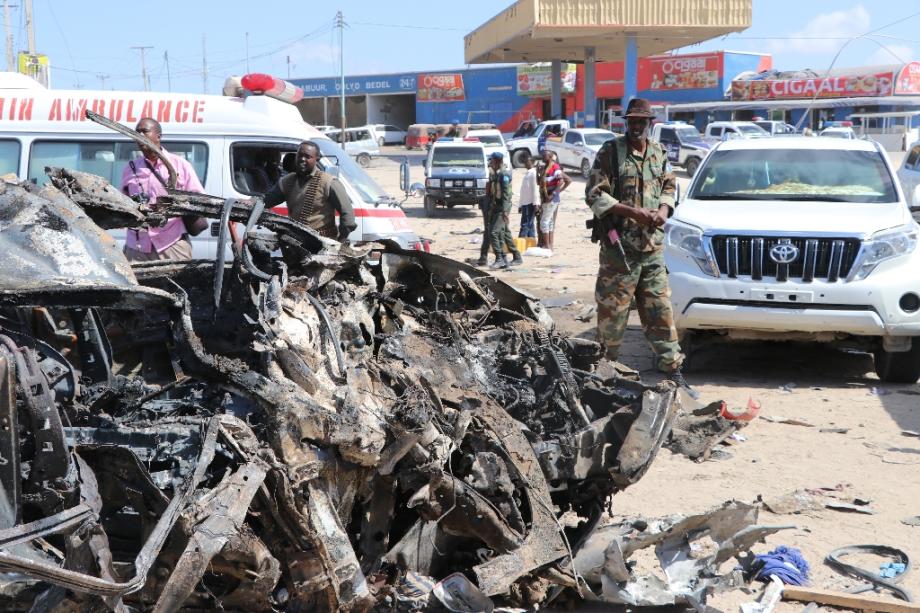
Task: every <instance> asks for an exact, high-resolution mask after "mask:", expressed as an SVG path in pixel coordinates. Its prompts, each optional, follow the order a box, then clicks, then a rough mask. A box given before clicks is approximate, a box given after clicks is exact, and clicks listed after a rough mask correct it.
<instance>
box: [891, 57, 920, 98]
mask: <svg viewBox="0 0 920 613" xmlns="http://www.w3.org/2000/svg"><path fill="white" fill-rule="evenodd" d="M894 93H896V94H915V95H916V94H920V62H911V63H910V64H907V65H906V66H904V68H902V69H901V72H899V73H898V79H897V81H895V84H894Z"/></svg>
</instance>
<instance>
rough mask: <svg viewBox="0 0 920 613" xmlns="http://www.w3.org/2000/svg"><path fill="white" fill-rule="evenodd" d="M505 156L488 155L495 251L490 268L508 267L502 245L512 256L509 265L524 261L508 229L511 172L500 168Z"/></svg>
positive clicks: (497, 153) (490, 228) (490, 218)
mask: <svg viewBox="0 0 920 613" xmlns="http://www.w3.org/2000/svg"><path fill="white" fill-rule="evenodd" d="M504 157H505V156H503V155H502V154H501V152H500V151H496V152H494V153H492V154H491V155H490V156H489V168H490V169H491V171H492V172H491V173H490V174H489V188H488V194H489V199H490V201H491V202H490V203H489V230H490V233H491V236H492V250H493V251H494V252H495V261H494V262H493V263H492V265H491V266H490V268H493V269H495V268H508V260H507V259H506V258H505V254H504V253H503V252H502V246H507V248H508V251H509V252H510V253H511V255H512V256H513V259H512V260H511V266H519V265H521V264H523V263H524V260H523V258H521V253H520V252H519V251H518V250H517V247H515V245H514V239H513V238H512V237H511V230H509V229H508V215H509V214H510V213H511V199H512V194H511V173H509V172H506V171H505V169H504V168H502V159H503V158H504Z"/></svg>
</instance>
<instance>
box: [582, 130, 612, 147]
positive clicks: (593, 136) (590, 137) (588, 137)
mask: <svg viewBox="0 0 920 613" xmlns="http://www.w3.org/2000/svg"><path fill="white" fill-rule="evenodd" d="M614 136H616V134H614V133H613V132H588V133H587V134H585V144H586V145H588V146H589V147H592V146H594V145H603V144H604V143H606V142H607V141H608V140H610V139H611V138H613V137H614Z"/></svg>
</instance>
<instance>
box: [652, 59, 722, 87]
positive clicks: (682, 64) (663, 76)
mask: <svg viewBox="0 0 920 613" xmlns="http://www.w3.org/2000/svg"><path fill="white" fill-rule="evenodd" d="M721 74H722V55H721V54H719V53H696V54H692V55H665V56H657V57H648V58H643V59H641V60H639V74H638V75H637V77H638V79H637V80H638V83H637V84H638V86H639V91H644V90H657V91H669V90H675V89H710V88H713V87H719V77H720V75H721Z"/></svg>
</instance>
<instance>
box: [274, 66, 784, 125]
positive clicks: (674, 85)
mask: <svg viewBox="0 0 920 613" xmlns="http://www.w3.org/2000/svg"><path fill="white" fill-rule="evenodd" d="M770 65H771V59H770V56H769V55H762V54H754V53H739V52H733V51H715V52H711V53H695V54H689V55H673V56H672V55H667V56H654V57H648V58H642V59H640V60H639V73H638V78H637V83H638V89H639V96H641V97H644V98H649V99H651V100H652V101H653V102H654V103H656V104H673V103H679V102H684V101H691V100H693V101H718V100H723V99H724V98H725V95H726V91H727V88H728V86H729V84H730V83H731V81H732V79H733V78H734V77H735V76H737V75H739V74H741V73H743V72H746V71H747V72H750V71H760V70H766V69H768V68H770ZM562 68H563V69H562V113H561V114H562V116H563V117H565V118H567V119H569V120H570V121H572V122H573V123H574V124H575V125H581V124H582V123H583V121H584V116H585V108H584V90H585V88H584V66H583V65H581V64H574V63H570V64H563V65H562ZM550 74H551V73H550V65H549V64H548V63H542V64H519V65H514V66H496V67H484V68H467V69H460V70H446V71H438V72H430V73H404V74H393V75H367V76H360V77H348V78H346V79H345V92H346V109H347V118H346V119H347V121H348V124H349V125H362V124H365V123H391V124H395V125H398V126H400V127H406V126H407V125H409V124H410V123H416V122H417V123H450V122H452V121H454V120H457V121H459V122H461V123H494V124H496V125H498V126H499V127H500V129H502V130H503V131H512V130H514V129H515V128H517V126H518V125H519V124H520V123H521V122H522V121H525V120H532V119H544V118H550V116H551V114H550V89H551V83H550V79H551V77H550ZM623 76H624V75H623V62H600V63H598V64H597V65H596V71H595V83H594V91H595V92H596V96H597V98H598V107H597V108H596V109H593V111H594V112H595V113H596V114H597V116H598V117H599V118H600V119H601V123H602V124H604V123H605V122H606V121H607V120H608V118H609V117H610V116H612V115H615V114H618V113H619V112H620V111H621V108H622V96H623ZM292 82H293V83H294V84H295V85H298V86H300V87H302V88H303V89H304V100H303V101H302V102H300V103H298V107H299V108H300V109H301V114H302V115H303V116H304V120H305V121H308V122H310V123H313V124H338V123H339V114H340V100H339V97H338V96H339V91H340V81H339V79H335V78H332V77H329V78H322V79H292Z"/></svg>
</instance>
